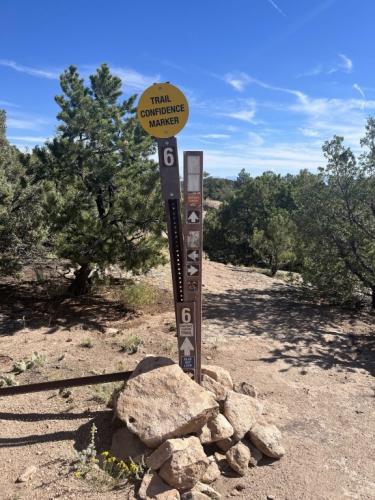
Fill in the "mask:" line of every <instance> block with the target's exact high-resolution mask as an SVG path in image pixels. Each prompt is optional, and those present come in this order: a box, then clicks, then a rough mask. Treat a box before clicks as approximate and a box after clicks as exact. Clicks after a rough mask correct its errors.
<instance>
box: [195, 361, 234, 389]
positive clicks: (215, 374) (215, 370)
mask: <svg viewBox="0 0 375 500" xmlns="http://www.w3.org/2000/svg"><path fill="white" fill-rule="evenodd" d="M202 374H203V375H208V376H209V377H211V378H213V379H214V380H215V381H216V382H218V383H219V384H221V385H223V386H224V387H226V388H227V389H230V390H232V389H233V380H232V377H231V376H230V373H229V372H228V370H225V368H222V367H221V366H216V365H202Z"/></svg>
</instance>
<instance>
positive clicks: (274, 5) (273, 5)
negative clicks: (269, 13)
mask: <svg viewBox="0 0 375 500" xmlns="http://www.w3.org/2000/svg"><path fill="white" fill-rule="evenodd" d="M267 1H268V3H269V4H270V5H272V7H273V8H274V9H275V10H277V12H278V13H279V14H281V15H282V16H284V17H287V15H286V14H285V12H284V11H283V10H281V9H280V7H279V6H278V5H277V3H276V2H274V0H267Z"/></svg>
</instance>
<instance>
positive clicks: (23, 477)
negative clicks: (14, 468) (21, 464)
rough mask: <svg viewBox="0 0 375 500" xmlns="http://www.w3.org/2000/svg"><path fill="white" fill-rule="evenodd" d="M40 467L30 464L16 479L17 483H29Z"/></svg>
mask: <svg viewBox="0 0 375 500" xmlns="http://www.w3.org/2000/svg"><path fill="white" fill-rule="evenodd" d="M37 470H38V469H37V468H36V467H35V465H29V466H28V467H26V469H24V470H23V471H22V472H21V474H20V475H19V476H18V478H17V479H16V483H27V481H29V480H30V479H31V478H32V476H33V475H34V474H35V473H36V471H37Z"/></svg>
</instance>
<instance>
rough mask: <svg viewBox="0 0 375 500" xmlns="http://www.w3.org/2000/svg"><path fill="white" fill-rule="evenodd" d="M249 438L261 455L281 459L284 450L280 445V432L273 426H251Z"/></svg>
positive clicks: (264, 424)
mask: <svg viewBox="0 0 375 500" xmlns="http://www.w3.org/2000/svg"><path fill="white" fill-rule="evenodd" d="M249 437H250V440H251V442H252V443H253V444H254V445H255V446H256V447H257V448H258V450H260V451H261V452H262V453H264V454H265V455H267V457H271V458H281V457H282V456H283V455H285V449H284V447H283V446H282V444H281V432H280V431H279V429H278V428H277V427H276V425H273V424H266V423H263V422H262V423H261V422H259V423H257V424H255V425H253V426H252V428H251V430H250V432H249Z"/></svg>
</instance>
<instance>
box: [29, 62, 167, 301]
mask: <svg viewBox="0 0 375 500" xmlns="http://www.w3.org/2000/svg"><path fill="white" fill-rule="evenodd" d="M60 83H61V88H62V95H59V96H57V97H56V102H57V104H58V105H59V106H60V112H59V113H58V115H57V118H58V120H59V122H60V124H59V126H58V130H57V134H56V137H55V138H54V139H53V140H52V141H50V142H48V143H47V145H46V147H44V148H40V149H38V150H37V151H36V153H37V156H38V158H39V165H40V173H41V175H42V176H43V177H44V179H45V190H46V205H47V210H48V214H49V221H50V224H51V232H52V235H53V237H52V242H53V246H54V249H55V251H56V253H57V255H58V256H60V257H63V258H67V259H70V261H71V262H72V263H73V264H74V265H75V266H76V267H77V269H76V273H75V275H76V278H75V280H74V281H73V283H72V285H71V287H70V290H71V292H72V293H74V294H76V295H80V294H83V293H86V292H87V291H88V290H89V277H90V273H91V272H92V270H93V268H94V267H96V268H99V269H103V268H105V267H106V266H108V265H110V264H118V265H119V266H121V267H122V268H124V269H127V270H132V271H135V272H137V271H141V270H147V269H149V268H150V267H151V266H153V265H155V264H157V263H158V262H160V261H161V260H162V257H161V249H162V248H163V246H164V240H163V238H162V227H163V226H162V219H163V216H162V204H161V201H160V193H159V189H158V185H159V183H158V170H157V164H156V163H155V162H154V161H153V160H152V159H150V155H151V154H152V153H154V144H153V142H152V140H151V138H149V137H148V136H146V135H145V134H144V132H143V131H142V129H141V127H140V125H139V124H138V122H137V120H136V117H135V108H134V101H135V97H136V96H132V97H130V98H129V99H126V100H125V101H123V102H119V98H120V96H121V80H120V79H119V78H117V77H115V76H113V75H111V73H110V71H109V68H108V66H107V65H105V64H103V65H102V66H101V67H100V68H98V70H97V71H96V73H95V74H94V75H92V76H90V84H89V85H86V84H85V82H84V80H83V79H82V78H80V76H79V74H78V71H77V69H76V68H75V67H74V66H70V67H69V68H68V69H67V70H66V71H65V72H64V73H63V74H62V75H61V78H60Z"/></svg>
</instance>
